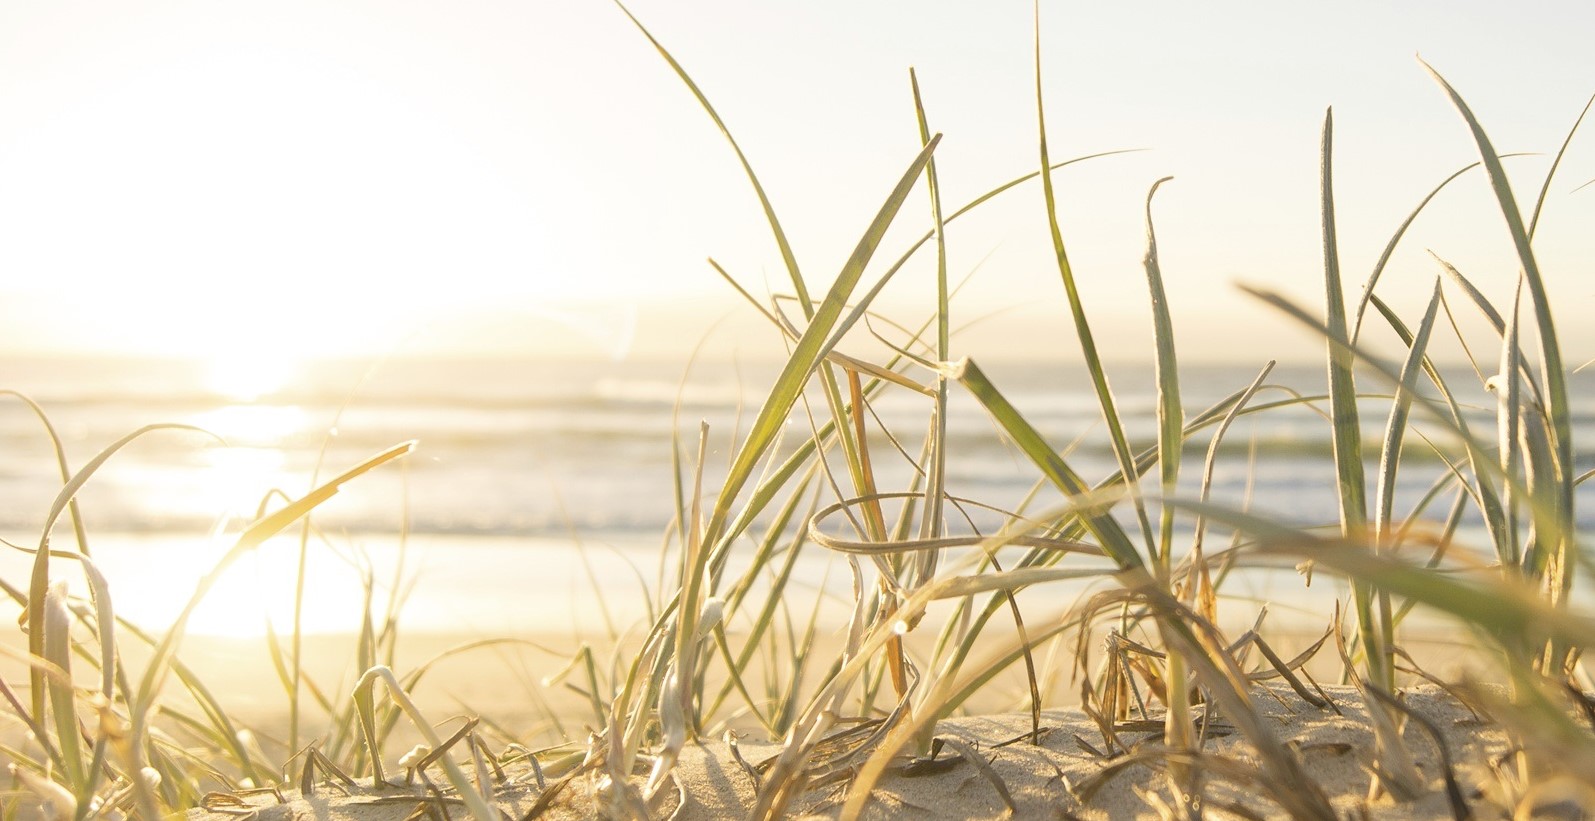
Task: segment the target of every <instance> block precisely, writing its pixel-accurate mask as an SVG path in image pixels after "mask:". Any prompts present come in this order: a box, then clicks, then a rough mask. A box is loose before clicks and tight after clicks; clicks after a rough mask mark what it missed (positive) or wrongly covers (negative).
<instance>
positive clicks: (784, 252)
mask: <svg viewBox="0 0 1595 821" xmlns="http://www.w3.org/2000/svg"><path fill="white" fill-rule="evenodd" d="M615 5H616V6H618V7H619V8H620V10H621V11H622V12H623V13H625V15H626V17H627V18H628V19H630V20H631V22H632V25H635V26H636V27H637V30H638V31H640V32H642V36H644V37H646V38H648V42H649V43H652V44H653V47H654V50H655V51H658V52H659V56H660V57H663V58H665V62H667V63H669V64H670V69H671V70H672V71H674V72H675V73H676V76H677V77H678V78H680V79H681V82H682V83H684V84H685V85H686V86H687V88H688V90H690V91H691V92H692V96H693V97H695V98H697V100H698V105H700V106H702V107H703V110H704V113H706V114H708V115H709V119H711V120H713V121H714V125H715V128H718V129H720V133H721V134H722V135H724V136H725V138H726V142H728V143H730V144H731V150H732V151H734V152H735V153H736V155H737V162H739V163H741V164H742V171H743V173H744V174H746V175H747V177H748V182H749V183H751V184H752V185H753V193H754V194H755V195H757V196H758V198H759V207H760V208H762V209H764V218H765V220H766V221H767V222H769V223H770V233H771V234H772V235H774V237H775V243H776V245H777V247H779V248H780V251H781V261H782V262H783V263H785V265H786V271H787V274H788V275H789V276H790V277H791V279H792V288H793V289H794V290H795V291H796V292H797V296H798V304H799V305H801V306H802V307H803V315H804V316H805V317H810V318H812V316H813V313H814V307H813V302H812V300H810V299H809V289H808V286H807V285H806V284H804V282H803V274H802V272H801V271H800V270H799V269H798V263H797V256H796V255H795V254H793V253H792V244H791V243H790V242H788V241H787V238H786V231H785V230H783V229H782V228H781V221H780V220H779V219H777V218H776V216H775V206H773V205H771V204H770V198H769V196H768V195H766V194H765V193H764V186H763V185H762V184H761V183H760V182H759V177H758V175H756V174H754V173H753V164H752V163H750V162H748V158H747V155H746V154H743V153H742V146H740V145H738V144H737V140H736V138H735V137H733V136H731V129H730V128H728V127H726V124H725V121H724V120H722V119H720V113H719V112H717V111H715V109H714V106H712V105H710V104H709V98H708V97H706V96H704V93H703V91H701V90H700V89H699V88H698V84H697V83H695V82H693V80H692V77H691V76H690V75H688V74H687V70H686V69H685V68H682V66H681V64H680V63H678V62H676V58H675V57H674V56H672V55H671V54H670V51H669V50H668V49H666V48H665V47H664V44H662V43H660V42H659V41H658V40H656V39H654V36H653V34H652V33H651V32H649V31H648V28H647V27H646V26H644V25H643V24H642V21H640V20H638V19H637V16H636V15H634V14H632V13H631V10H630V9H628V8H626V6H625V4H623V3H621V2H620V0H615Z"/></svg>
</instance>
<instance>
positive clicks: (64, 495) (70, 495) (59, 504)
mask: <svg viewBox="0 0 1595 821" xmlns="http://www.w3.org/2000/svg"><path fill="white" fill-rule="evenodd" d="M159 430H190V431H196V432H199V433H203V434H205V435H207V436H215V434H212V433H210V432H208V431H205V430H203V429H201V428H196V427H194V426H192V425H176V424H158V425H145V426H144V427H142V428H139V429H138V430H135V431H133V432H132V433H129V434H128V435H126V436H123V437H122V438H121V439H118V440H116V441H115V442H113V443H111V445H110V446H109V447H107V448H105V449H104V450H102V451H100V452H99V453H97V454H95V456H94V458H93V459H90V460H89V462H88V464H86V465H84V466H83V468H82V469H81V470H79V471H78V472H77V473H76V474H74V475H73V476H72V478H71V479H70V480H68V481H67V483H66V484H65V485H64V486H63V487H62V488H61V491H60V492H59V493H57V494H56V496H55V501H54V502H53V503H52V504H51V505H50V513H49V515H47V516H46V517H45V519H44V527H43V529H42V531H41V534H40V536H39V548H38V550H37V551H35V552H34V555H33V573H32V576H31V577H30V581H29V585H28V652H30V653H33V654H34V655H36V656H43V655H44V645H45V641H46V638H47V636H46V628H45V624H44V599H45V594H46V589H47V588H48V587H49V583H50V553H51V550H50V533H51V531H53V530H54V529H55V523H56V521H57V520H58V519H60V518H61V513H62V512H63V511H64V510H66V508H67V506H68V505H69V504H71V502H72V500H73V499H75V498H77V494H78V491H79V490H82V489H83V485H84V484H86V483H87V482H88V481H89V479H91V478H93V476H94V474H95V473H96V472H97V471H98V470H99V469H100V468H101V467H102V466H103V465H104V464H105V463H106V461H107V460H109V459H110V458H111V457H112V456H115V455H116V454H117V453H118V452H119V451H121V450H122V448H125V447H127V446H128V445H129V444H131V443H132V442H134V441H135V440H137V439H139V438H141V437H143V436H144V435H146V434H149V433H153V432H155V431H159ZM217 441H221V440H220V437H217ZM42 675H43V674H42V673H40V672H39V671H38V670H33V671H32V672H31V674H30V677H29V682H30V683H31V684H32V692H33V712H34V720H35V721H38V722H40V723H43V721H44V695H45V693H44V680H43V678H42Z"/></svg>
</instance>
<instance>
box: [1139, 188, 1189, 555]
mask: <svg viewBox="0 0 1595 821" xmlns="http://www.w3.org/2000/svg"><path fill="white" fill-rule="evenodd" d="M1171 179H1173V177H1164V178H1162V179H1160V180H1158V181H1157V182H1154V183H1152V188H1151V190H1149V191H1147V192H1146V258H1145V260H1144V265H1145V267H1146V282H1147V288H1148V289H1149V290H1150V291H1151V294H1152V328H1153V333H1154V336H1155V338H1156V341H1157V359H1156V360H1155V366H1156V369H1157V396H1158V403H1157V421H1158V440H1157V453H1158V472H1159V473H1160V474H1161V478H1162V480H1163V495H1165V496H1171V495H1173V493H1174V488H1175V486H1176V485H1178V484H1179V480H1180V452H1181V451H1182V450H1184V445H1185V406H1184V404H1183V403H1181V401H1180V369H1179V361H1178V360H1177V359H1176V358H1175V353H1174V321H1173V320H1172V319H1171V318H1170V317H1169V305H1168V294H1167V293H1165V292H1164V289H1163V269H1162V267H1161V266H1160V265H1159V264H1158V255H1157V233H1156V232H1155V231H1154V230H1153V228H1152V197H1153V196H1154V195H1156V194H1157V189H1158V186H1160V185H1162V184H1163V183H1165V182H1168V181H1169V180H1171ZM1160 516H1161V520H1162V521H1161V522H1160V523H1159V527H1158V530H1159V533H1160V538H1159V547H1158V556H1157V558H1158V562H1159V566H1158V569H1159V572H1160V573H1163V574H1164V575H1167V574H1168V572H1169V567H1170V564H1171V562H1172V560H1173V552H1174V511H1173V510H1172V509H1170V508H1163V509H1162V510H1161V512H1160Z"/></svg>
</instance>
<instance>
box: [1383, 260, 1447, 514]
mask: <svg viewBox="0 0 1595 821" xmlns="http://www.w3.org/2000/svg"><path fill="white" fill-rule="evenodd" d="M1439 307H1440V283H1439V281H1438V280H1437V281H1436V282H1435V284H1434V293H1433V295H1432V296H1430V297H1429V307H1428V309H1427V310H1426V311H1425V312H1424V314H1423V321H1422V322H1420V323H1419V324H1418V332H1417V334H1416V335H1415V336H1414V337H1413V339H1412V341H1411V342H1410V343H1408V348H1409V350H1408V352H1407V360H1406V362H1405V363H1404V364H1403V365H1402V366H1401V381H1400V382H1399V383H1398V387H1397V389H1396V398H1395V401H1394V402H1392V403H1391V404H1390V419H1389V420H1388V421H1387V422H1386V423H1385V438H1384V444H1383V446H1382V447H1381V448H1380V449H1379V481H1378V490H1377V492H1376V497H1375V503H1374V508H1375V519H1374V532H1375V534H1376V536H1377V537H1378V538H1377V539H1376V542H1377V543H1380V544H1382V543H1383V538H1384V537H1386V536H1388V535H1390V529H1391V527H1392V525H1393V517H1394V511H1395V502H1396V474H1397V471H1398V469H1399V467H1400V463H1401V445H1402V441H1403V439H1404V438H1405V436H1406V433H1407V418H1408V414H1409V411H1410V410H1411V409H1412V397H1413V394H1414V393H1415V392H1416V390H1417V385H1418V375H1419V374H1421V373H1422V372H1423V363H1424V360H1425V358H1426V357H1427V351H1428V348H1429V336H1430V334H1431V332H1432V331H1433V330H1434V321H1435V318H1436V316H1437V315H1438V313H1439Z"/></svg>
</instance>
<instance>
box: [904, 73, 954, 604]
mask: <svg viewBox="0 0 1595 821" xmlns="http://www.w3.org/2000/svg"><path fill="white" fill-rule="evenodd" d="M908 78H909V82H910V84H911V85H912V86H913V88H914V113H915V115H916V118H917V119H918V121H919V140H920V143H922V144H926V145H928V144H929V143H930V141H931V132H930V123H929V122H928V121H927V119H926V117H925V104H924V101H923V100H922V99H921V98H920V93H919V78H918V77H917V76H916V75H915V74H914V70H913V69H909V71H908ZM925 180H926V182H927V183H928V184H929V188H930V215H931V220H932V222H933V224H934V226H935V227H934V231H935V233H936V360H937V361H938V362H946V361H948V360H949V359H951V358H952V351H951V348H952V340H951V332H950V325H951V322H952V317H951V313H950V309H949V305H948V303H949V300H950V298H951V297H950V294H949V293H948V289H947V236H946V233H945V230H944V229H945V223H944V221H943V219H942V207H941V182H940V181H939V179H938V178H937V176H936V160H935V158H932V159H931V161H930V162H929V163H927V164H926V165H925ZM927 455H928V456H929V458H928V459H927V460H926V463H927V464H926V467H927V470H926V474H927V475H926V478H925V510H924V513H923V518H922V519H921V520H920V526H919V536H920V538H922V539H931V538H935V537H937V536H939V535H941V534H942V532H943V531H944V530H945V526H944V524H943V521H942V516H943V510H944V507H943V499H942V495H943V491H942V485H943V483H944V480H945V477H946V473H947V378H946V376H944V375H941V374H938V375H937V377H936V401H935V405H934V406H933V408H932V410H931V431H930V443H929V453H928V454H927ZM916 562H917V565H918V566H917V570H916V571H915V574H914V578H913V579H912V581H911V585H912V586H913V587H918V586H920V585H922V584H925V583H926V582H928V581H930V579H931V577H933V576H935V575H936V553H934V552H930V553H925V554H922V555H921V557H920V558H919V559H917V560H916Z"/></svg>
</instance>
